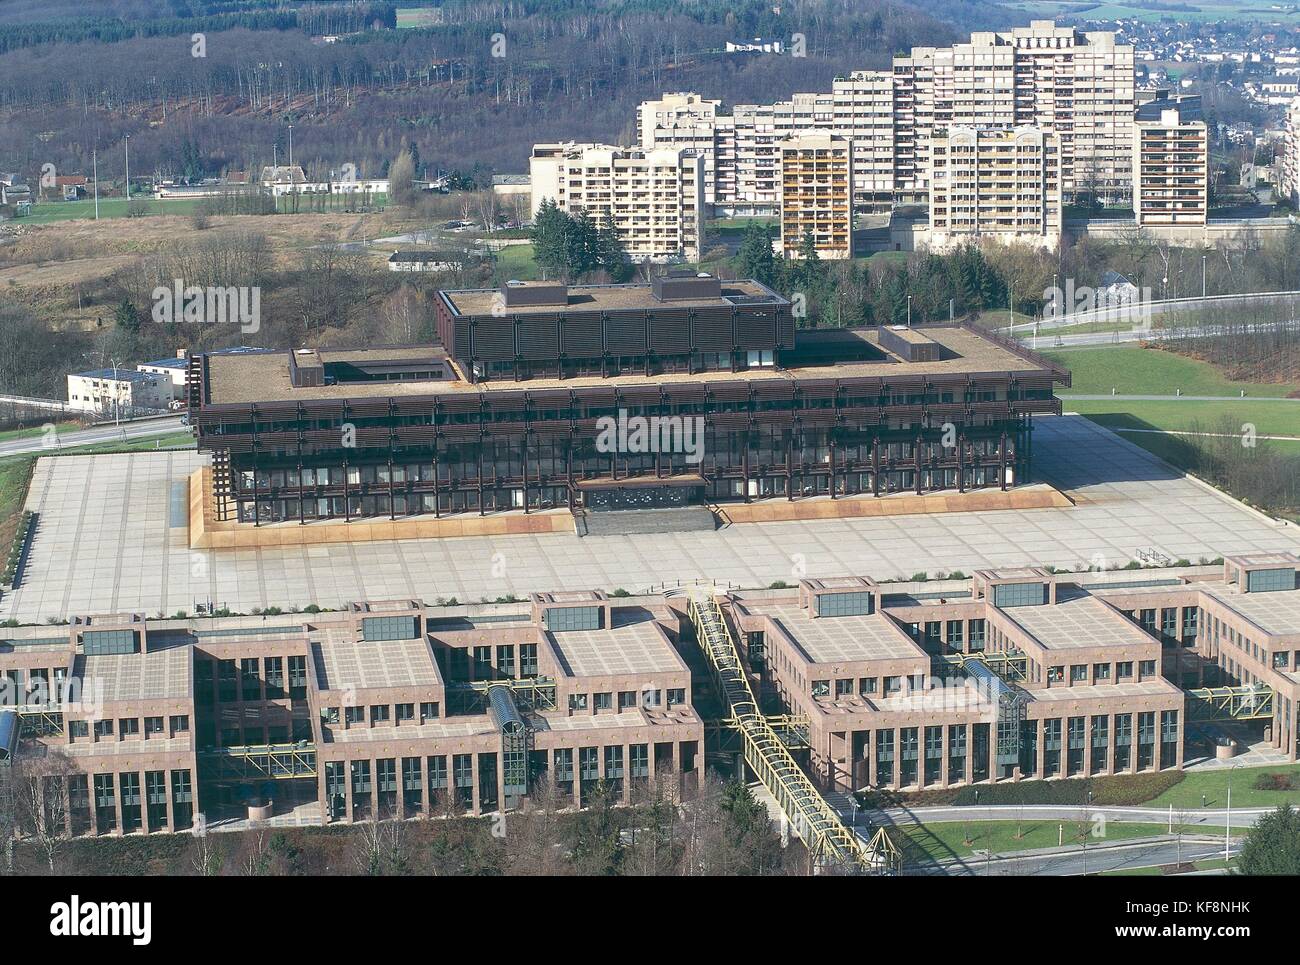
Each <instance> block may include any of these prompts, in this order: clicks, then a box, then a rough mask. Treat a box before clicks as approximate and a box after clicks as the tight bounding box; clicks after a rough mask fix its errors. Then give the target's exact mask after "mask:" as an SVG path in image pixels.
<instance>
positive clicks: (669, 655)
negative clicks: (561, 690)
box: [548, 618, 686, 677]
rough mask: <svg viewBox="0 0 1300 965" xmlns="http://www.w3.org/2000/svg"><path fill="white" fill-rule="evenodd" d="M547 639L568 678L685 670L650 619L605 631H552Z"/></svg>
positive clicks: (661, 632) (654, 622) (655, 623)
mask: <svg viewBox="0 0 1300 965" xmlns="http://www.w3.org/2000/svg"><path fill="white" fill-rule="evenodd" d="M548 635H549V637H550V640H551V645H552V646H553V647H554V648H555V655H556V657H557V658H558V659H559V661H560V666H561V667H562V668H563V669H564V671H565V673H567V674H568V675H569V676H570V677H621V676H626V675H629V674H651V673H673V672H678V671H685V670H686V665H685V664H683V663H682V661H681V658H680V657H678V656H677V651H675V650H674V649H673V645H672V644H671V643H669V642H668V637H667V636H666V635H665V634H664V631H663V629H662V628H661V627H660V626H659V624H658V622H656V621H655V620H654V619H653V618H647V619H644V620H638V621H636V622H631V623H623V624H621V625H616V626H614V627H612V628H610V629H606V630H560V631H555V630H552V631H548Z"/></svg>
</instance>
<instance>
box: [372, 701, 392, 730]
mask: <svg viewBox="0 0 1300 965" xmlns="http://www.w3.org/2000/svg"><path fill="white" fill-rule="evenodd" d="M389 719H390V711H389V708H388V705H387V704H371V705H370V723H371V725H372V726H373V725H374V724H386V723H388V721H389Z"/></svg>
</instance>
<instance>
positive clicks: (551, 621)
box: [542, 606, 603, 631]
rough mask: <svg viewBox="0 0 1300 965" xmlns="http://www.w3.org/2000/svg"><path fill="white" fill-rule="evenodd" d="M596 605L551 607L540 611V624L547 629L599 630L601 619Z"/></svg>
mask: <svg viewBox="0 0 1300 965" xmlns="http://www.w3.org/2000/svg"><path fill="white" fill-rule="evenodd" d="M601 614H602V610H601V608H600V607H598V606H567V607H551V608H550V609H549V610H545V611H543V612H542V624H543V625H544V626H545V627H546V629H548V630H554V631H563V630H599V629H600V628H601V625H602V623H603V621H602V620H601Z"/></svg>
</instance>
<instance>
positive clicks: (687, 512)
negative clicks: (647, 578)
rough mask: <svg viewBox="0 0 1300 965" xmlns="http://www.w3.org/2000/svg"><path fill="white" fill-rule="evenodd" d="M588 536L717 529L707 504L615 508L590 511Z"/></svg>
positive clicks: (694, 531)
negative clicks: (667, 507) (658, 507)
mask: <svg viewBox="0 0 1300 965" xmlns="http://www.w3.org/2000/svg"><path fill="white" fill-rule="evenodd" d="M584 521H585V523H586V527H585V528H586V534H587V535H588V536H637V535H641V534H647V533H698V532H707V533H711V532H713V530H714V529H716V528H717V520H716V519H715V518H714V516H713V513H711V512H709V510H708V509H707V508H706V507H704V506H674V507H672V508H671V509H615V510H602V511H600V512H594V513H586V514H585V517H584Z"/></svg>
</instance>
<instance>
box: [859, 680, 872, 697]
mask: <svg viewBox="0 0 1300 965" xmlns="http://www.w3.org/2000/svg"><path fill="white" fill-rule="evenodd" d="M875 692H876V678H875V677H859V678H858V693H859V694H863V695H866V694H874V693H875Z"/></svg>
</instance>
